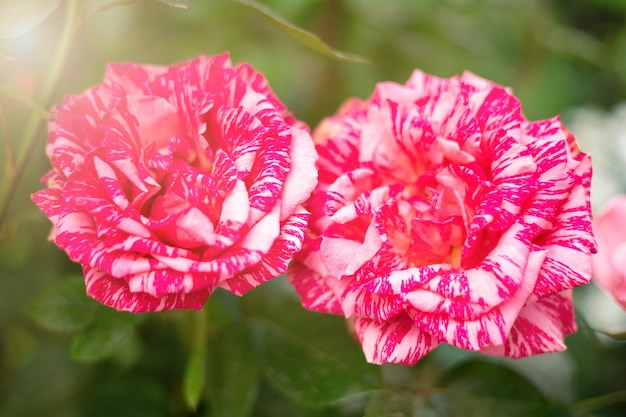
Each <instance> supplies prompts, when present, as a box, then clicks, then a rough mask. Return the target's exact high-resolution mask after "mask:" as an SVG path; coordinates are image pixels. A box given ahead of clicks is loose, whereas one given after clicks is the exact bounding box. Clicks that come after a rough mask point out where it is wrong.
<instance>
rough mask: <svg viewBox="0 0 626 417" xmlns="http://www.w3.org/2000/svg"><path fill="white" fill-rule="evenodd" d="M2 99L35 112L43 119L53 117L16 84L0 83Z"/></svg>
mask: <svg viewBox="0 0 626 417" xmlns="http://www.w3.org/2000/svg"><path fill="white" fill-rule="evenodd" d="M0 97H6V98H8V99H10V100H13V101H15V102H17V103H20V104H23V105H25V106H26V107H29V108H31V109H32V110H34V111H35V112H36V113H37V114H38V115H39V116H40V117H41V118H42V119H45V120H48V119H50V118H51V117H52V115H51V114H50V113H49V112H47V111H46V109H44V108H43V107H41V106H40V105H39V104H37V103H35V101H34V100H33V99H32V98H31V97H30V96H29V95H28V94H26V93H25V92H24V91H23V90H22V89H21V88H19V87H18V86H17V85H15V84H10V83H0Z"/></svg>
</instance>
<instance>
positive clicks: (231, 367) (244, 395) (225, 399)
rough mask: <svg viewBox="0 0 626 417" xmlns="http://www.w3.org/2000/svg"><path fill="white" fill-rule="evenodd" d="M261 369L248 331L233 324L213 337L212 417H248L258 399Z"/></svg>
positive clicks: (209, 388)
mask: <svg viewBox="0 0 626 417" xmlns="http://www.w3.org/2000/svg"><path fill="white" fill-rule="evenodd" d="M259 376H260V370H259V365H258V359H257V355H256V352H255V350H254V347H253V345H252V338H251V336H250V329H249V327H248V325H247V323H245V322H238V323H237V322H234V323H232V324H231V325H230V326H227V327H224V328H222V329H220V331H219V333H216V334H215V336H214V337H213V338H212V343H211V350H210V364H209V383H208V394H209V400H210V404H211V410H212V411H211V413H212V414H211V415H212V416H215V417H246V416H250V415H251V412H252V409H253V406H254V403H255V401H256V399H257V390H258V385H259Z"/></svg>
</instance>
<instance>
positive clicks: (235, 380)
mask: <svg viewBox="0 0 626 417" xmlns="http://www.w3.org/2000/svg"><path fill="white" fill-rule="evenodd" d="M67 3H68V2H65V1H49V0H47V1H36V0H21V1H19V2H12V1H8V0H2V1H0V37H1V38H0V84H1V86H2V87H1V88H2V90H0V95H1V97H0V144H1V146H0V161H1V163H0V167H1V168H2V171H1V173H0V175H1V176H2V177H3V178H5V180H6V178H9V177H11V178H14V177H15V178H19V182H18V183H17V184H18V186H17V188H16V189H15V192H14V193H12V194H10V195H9V196H8V197H10V204H9V205H8V206H7V205H6V203H7V200H5V201H0V207H5V206H6V207H8V211H7V212H6V213H3V215H4V214H6V216H5V219H4V220H5V222H4V225H3V227H2V229H0V232H1V234H0V416H6V417H22V416H24V417H26V416H43V415H45V416H49V417H70V416H72V417H73V416H129V417H130V416H138V417H139V416H142V417H143V416H242V417H243V416H246V415H251V416H261V417H263V416H268V417H269V416H316V417H317V416H320V417H321V416H337V417H338V416H362V415H364V414H365V415H367V416H370V417H371V416H383V417H384V416H405V415H406V416H429V417H430V416H432V417H435V416H436V417H439V416H504V415H506V416H540V415H545V416H574V415H580V416H592V415H595V416H607V417H608V416H622V415H624V413H626V405H625V404H624V403H623V402H621V403H620V401H624V400H626V391H625V390H626V342H624V341H620V340H619V339H620V337H623V334H626V312H624V311H621V310H620V309H619V308H618V307H616V306H615V305H613V303H612V301H611V300H610V299H609V298H608V297H606V296H604V295H603V294H602V293H600V292H599V290H597V289H595V287H593V286H590V287H587V288H577V289H576V291H575V295H576V300H577V303H576V306H577V316H578V320H579V332H578V333H577V334H575V335H573V336H570V337H569V338H568V339H567V344H568V350H567V351H566V352H563V353H559V354H549V355H543V356H538V357H534V358H528V359H524V360H517V361H516V360H510V359H499V358H490V357H485V356H482V355H479V354H472V353H468V352H464V351H460V350H457V349H453V348H449V347H443V346H442V347H439V348H438V349H437V350H436V351H435V352H433V353H431V354H430V355H429V356H428V357H427V358H426V359H424V360H423V361H421V362H419V363H418V364H417V365H416V366H415V367H413V368H409V367H404V366H399V365H385V366H382V367H378V366H373V365H367V364H366V363H365V360H364V358H363V356H362V353H361V351H360V348H359V347H358V346H357V345H356V343H353V342H352V340H351V339H350V338H349V336H348V332H347V330H346V328H345V323H344V320H343V319H341V318H339V317H329V316H323V315H318V314H314V313H308V312H305V311H304V310H302V309H301V308H300V307H299V302H298V299H297V297H296V296H295V295H294V294H293V292H292V291H291V290H290V288H289V286H288V284H287V283H286V281H285V280H284V279H282V278H279V279H277V280H275V281H274V282H271V283H269V284H267V285H264V286H262V287H260V288H258V289H257V290H254V291H252V292H251V293H249V294H247V295H245V296H244V297H243V298H241V299H239V298H237V297H235V296H232V295H230V294H227V293H225V292H218V293H216V294H215V295H214V296H212V297H211V298H210V300H209V302H208V303H207V305H206V307H205V309H204V310H203V312H202V313H201V314H200V315H199V314H198V313H190V312H180V311H178V312H162V313H156V314H144V315H138V316H133V315H130V314H127V313H117V312H114V311H112V310H109V309H107V308H105V307H102V306H100V305H98V304H97V303H95V302H93V301H91V300H89V299H87V298H86V296H84V284H83V283H82V279H81V277H80V268H79V267H78V265H76V264H73V263H71V262H69V261H68V259H67V256H66V255H65V254H64V253H63V252H62V251H60V250H59V249H57V248H56V247H55V246H54V245H52V244H50V243H48V242H47V235H48V233H49V231H50V223H49V221H48V219H46V218H45V216H44V215H43V214H42V213H41V212H40V211H39V210H38V209H37V207H36V206H35V205H34V204H33V203H32V202H31V200H30V194H32V193H33V192H35V191H37V190H39V189H41V188H42V187H43V186H42V185H41V184H40V183H39V178H40V177H41V176H42V175H43V174H44V173H45V172H46V171H47V170H48V169H49V163H48V161H47V159H46V156H45V153H44V144H45V140H44V139H45V132H44V130H40V131H39V132H38V133H37V134H36V135H35V136H34V137H36V138H37V142H36V144H35V146H34V147H33V151H32V154H31V155H30V160H29V162H28V164H27V165H26V168H25V170H24V171H23V172H21V173H18V174H17V175H16V171H15V168H16V167H15V166H13V164H12V163H11V161H14V156H15V155H16V154H17V155H20V153H21V152H25V151H24V147H25V146H26V145H25V144H24V139H25V137H26V136H27V129H28V126H29V123H31V122H30V121H29V120H30V118H31V117H33V116H32V114H33V112H37V110H33V108H34V106H32V105H31V104H29V103H25V102H24V100H23V96H22V95H20V94H18V93H16V91H17V89H19V91H22V92H24V93H26V95H28V96H31V97H34V98H35V100H38V97H39V98H41V97H42V94H44V95H45V92H44V93H42V91H43V90H45V89H46V88H48V87H49V86H50V83H49V82H47V81H46V80H47V79H48V78H49V77H50V76H51V70H54V68H57V67H55V64H54V62H55V60H56V59H58V56H59V49H58V47H57V44H58V43H59V39H60V38H61V36H62V33H63V29H64V25H65V24H66V23H65V22H66V19H67V17H66V4H67ZM80 3H81V4H80V7H79V14H78V16H76V19H75V22H76V23H77V24H78V25H80V27H79V28H78V30H77V32H76V34H75V36H74V37H73V40H72V43H71V44H70V45H69V49H68V50H67V59H66V60H65V62H64V66H63V70H62V71H61V72H60V74H59V78H58V82H56V83H55V84H56V85H54V86H53V87H54V89H53V90H50V92H49V94H50V103H40V104H42V105H44V106H46V107H48V105H49V104H52V103H60V101H61V99H62V97H63V96H64V95H66V94H78V93H80V92H81V91H83V90H85V89H86V88H89V87H90V86H92V85H95V84H97V83H99V82H100V81H101V79H102V76H103V72H104V68H105V65H106V64H107V63H108V62H122V61H130V62H140V63H155V64H163V65H169V64H171V63H174V62H178V61H182V60H187V59H190V58H193V57H195V56H197V55H200V54H208V55H214V54H218V53H221V52H223V51H230V53H231V57H232V60H233V62H234V63H240V62H244V61H246V62H249V63H251V64H252V66H253V67H255V68H256V69H257V70H259V71H261V72H262V73H264V74H265V76H266V77H267V79H268V80H269V83H270V85H271V86H272V88H273V90H274V91H275V92H276V94H277V95H278V97H279V98H280V99H281V100H282V101H283V102H284V103H285V104H286V105H287V107H288V108H289V109H290V110H291V111H292V112H293V113H294V115H295V116H296V117H297V118H298V119H300V120H303V121H305V122H306V123H308V124H309V125H310V126H311V127H314V126H315V125H316V124H317V123H318V122H319V121H320V120H321V118H323V117H324V116H328V115H331V114H333V113H334V112H335V111H336V109H337V108H338V107H339V105H340V104H341V103H342V101H343V100H345V99H346V98H348V97H352V96H357V97H361V98H366V97H368V96H369V94H370V93H371V91H372V90H373V88H374V85H375V84H376V83H377V82H380V81H385V80H390V81H396V82H399V83H404V82H405V81H406V80H407V79H408V77H409V76H410V74H411V72H412V70H413V69H415V68H420V69H422V70H424V71H425V72H428V73H430V74H433V75H437V76H440V77H449V76H452V75H454V74H461V73H462V72H463V71H464V70H470V71H472V72H474V73H476V74H478V75H480V76H482V77H485V78H488V79H491V80H493V81H494V82H496V83H498V84H501V85H506V86H510V87H512V89H513V91H514V92H515V94H516V96H517V97H518V98H519V99H520V100H521V102H522V105H523V111H524V113H525V115H526V116H527V118H528V119H530V120H537V119H544V118H549V117H552V116H554V115H557V114H560V115H562V117H563V120H564V122H565V124H566V125H567V126H568V127H569V128H570V129H571V130H572V131H573V132H574V133H575V134H576V135H577V137H578V139H579V142H580V144H581V148H582V149H583V151H585V152H587V153H590V154H592V156H593V158H594V160H593V162H594V181H593V184H592V195H593V206H594V209H595V210H597V209H598V208H599V206H600V205H602V204H603V203H604V202H605V201H606V200H607V199H608V198H609V197H610V196H611V195H612V194H615V193H618V192H626V152H625V151H624V149H626V133H625V132H626V111H625V110H624V108H622V107H620V105H621V104H622V102H626V25H625V17H626V1H624V0H575V1H568V0H475V1H470V0H387V1H384V2H381V1H374V0H297V1H294V0H263V1H261V0H259V1H258V3H256V4H257V5H261V6H263V7H266V8H267V9H266V10H271V11H272V13H274V14H275V15H276V16H279V17H280V18H282V19H284V20H285V21H287V22H290V23H292V24H294V25H295V26H297V27H299V28H302V29H305V30H307V31H310V32H312V33H314V34H316V35H317V36H319V37H320V38H321V39H323V40H324V41H325V42H326V43H327V44H328V45H331V46H332V47H333V48H336V49H337V50H340V51H343V52H345V53H347V54H355V55H358V57H363V58H365V59H366V60H367V61H368V62H367V63H360V62H354V61H355V60H352V61H351V60H349V59H348V60H341V59H337V57H332V56H329V55H328V54H323V53H319V52H317V51H315V50H314V49H312V48H308V47H307V46H306V45H304V44H303V43H302V42H299V41H298V40H297V39H295V38H294V37H293V36H291V35H293V30H292V32H291V33H288V31H287V32H286V31H285V30H283V29H284V27H283V28H281V27H280V25H277V24H276V22H275V21H272V20H271V19H268V18H267V16H263V14H262V13H259V10H258V8H255V7H251V6H250V5H249V4H248V2H245V1H229V0H189V1H187V2H173V1H170V2H159V1H149V0H143V1H117V2H112V1H99V0H84V1H82V2H80ZM166 3H169V4H166ZM246 4H248V5H246ZM108 5H111V6H114V7H110V8H109V7H108ZM20 6H22V9H20V10H22V11H21V12H20V13H21V14H20V15H19V16H18V15H17V12H15V11H16V10H18V9H19V8H20ZM9 11H10V13H9ZM93 11H99V12H98V13H97V14H91V12H93ZM15 16H18V17H19V22H20V23H19V24H18V23H16V20H12V18H13V17H15ZM39 20H41V24H37V23H38V22H39ZM3 25H4V26H3ZM29 25H30V26H32V30H28V31H26V29H28V28H29ZM22 29H24V31H25V33H20V30H22ZM18 35H19V36H18ZM301 38H302V37H301ZM314 45H317V46H319V44H318V43H315V42H314ZM331 55H332V54H331ZM357 61H358V59H357ZM46 83H47V84H46ZM7 86H14V87H7ZM16 99H17V100H16ZM45 99H46V97H44V101H46V100H45ZM34 117H39V116H34ZM43 126H44V128H45V123H44V124H43ZM26 152H27V151H26ZM12 181H13V180H12ZM8 197H7V198H8ZM198 326H199V327H200V328H202V329H203V331H204V333H203V335H205V336H206V337H203V338H200V339H199V338H198V337H196V334H195V333H194V331H195V329H197V328H198ZM607 333H608V335H607ZM620 333H621V334H622V336H620ZM623 338H624V339H626V337H623Z"/></svg>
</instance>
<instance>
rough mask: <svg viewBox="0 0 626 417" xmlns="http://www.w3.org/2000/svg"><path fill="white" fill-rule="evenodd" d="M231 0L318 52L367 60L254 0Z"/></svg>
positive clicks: (344, 59) (366, 61) (347, 58)
mask: <svg viewBox="0 0 626 417" xmlns="http://www.w3.org/2000/svg"><path fill="white" fill-rule="evenodd" d="M232 1H234V2H236V3H239V4H242V5H243V6H246V7H249V8H251V9H252V10H254V11H255V12H256V13H258V14H260V15H261V16H263V17H264V18H265V19H267V20H268V21H270V22H271V23H272V24H274V25H275V26H277V27H278V28H279V29H281V30H282V31H283V32H285V33H287V34H288V35H289V36H291V37H292V38H294V39H295V40H297V41H298V42H300V43H301V44H303V45H304V46H307V47H308V48H311V49H312V50H314V51H316V52H319V53H321V54H323V55H326V56H328V57H331V58H334V59H337V60H339V61H347V62H356V63H360V64H365V63H368V62H369V61H368V59H367V58H364V57H361V56H357V55H351V54H346V53H344V52H341V51H338V50H336V49H333V48H331V47H330V46H328V45H327V44H326V43H325V42H324V41H322V40H321V39H320V38H319V37H318V36H316V35H314V34H312V33H311V32H307V31H306V30H304V29H301V28H299V27H297V26H294V25H293V24H291V23H289V22H287V21H286V20H284V19H282V18H281V17H279V16H277V15H275V14H274V13H273V12H272V11H271V10H269V9H268V8H267V7H265V6H263V5H261V4H259V3H257V2H255V1H252V0H232Z"/></svg>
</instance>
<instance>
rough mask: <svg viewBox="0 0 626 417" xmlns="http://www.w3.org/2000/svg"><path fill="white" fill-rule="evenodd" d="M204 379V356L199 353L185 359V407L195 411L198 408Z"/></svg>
mask: <svg viewBox="0 0 626 417" xmlns="http://www.w3.org/2000/svg"><path fill="white" fill-rule="evenodd" d="M205 379H206V356H204V355H201V354H199V353H196V354H192V355H191V356H189V359H187V365H186V366H185V374H184V376H183V394H184V397H185V404H187V407H188V408H189V409H190V410H192V411H195V410H196V409H197V408H198V403H199V402H200V397H201V396H202V391H203V390H204V382H205Z"/></svg>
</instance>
